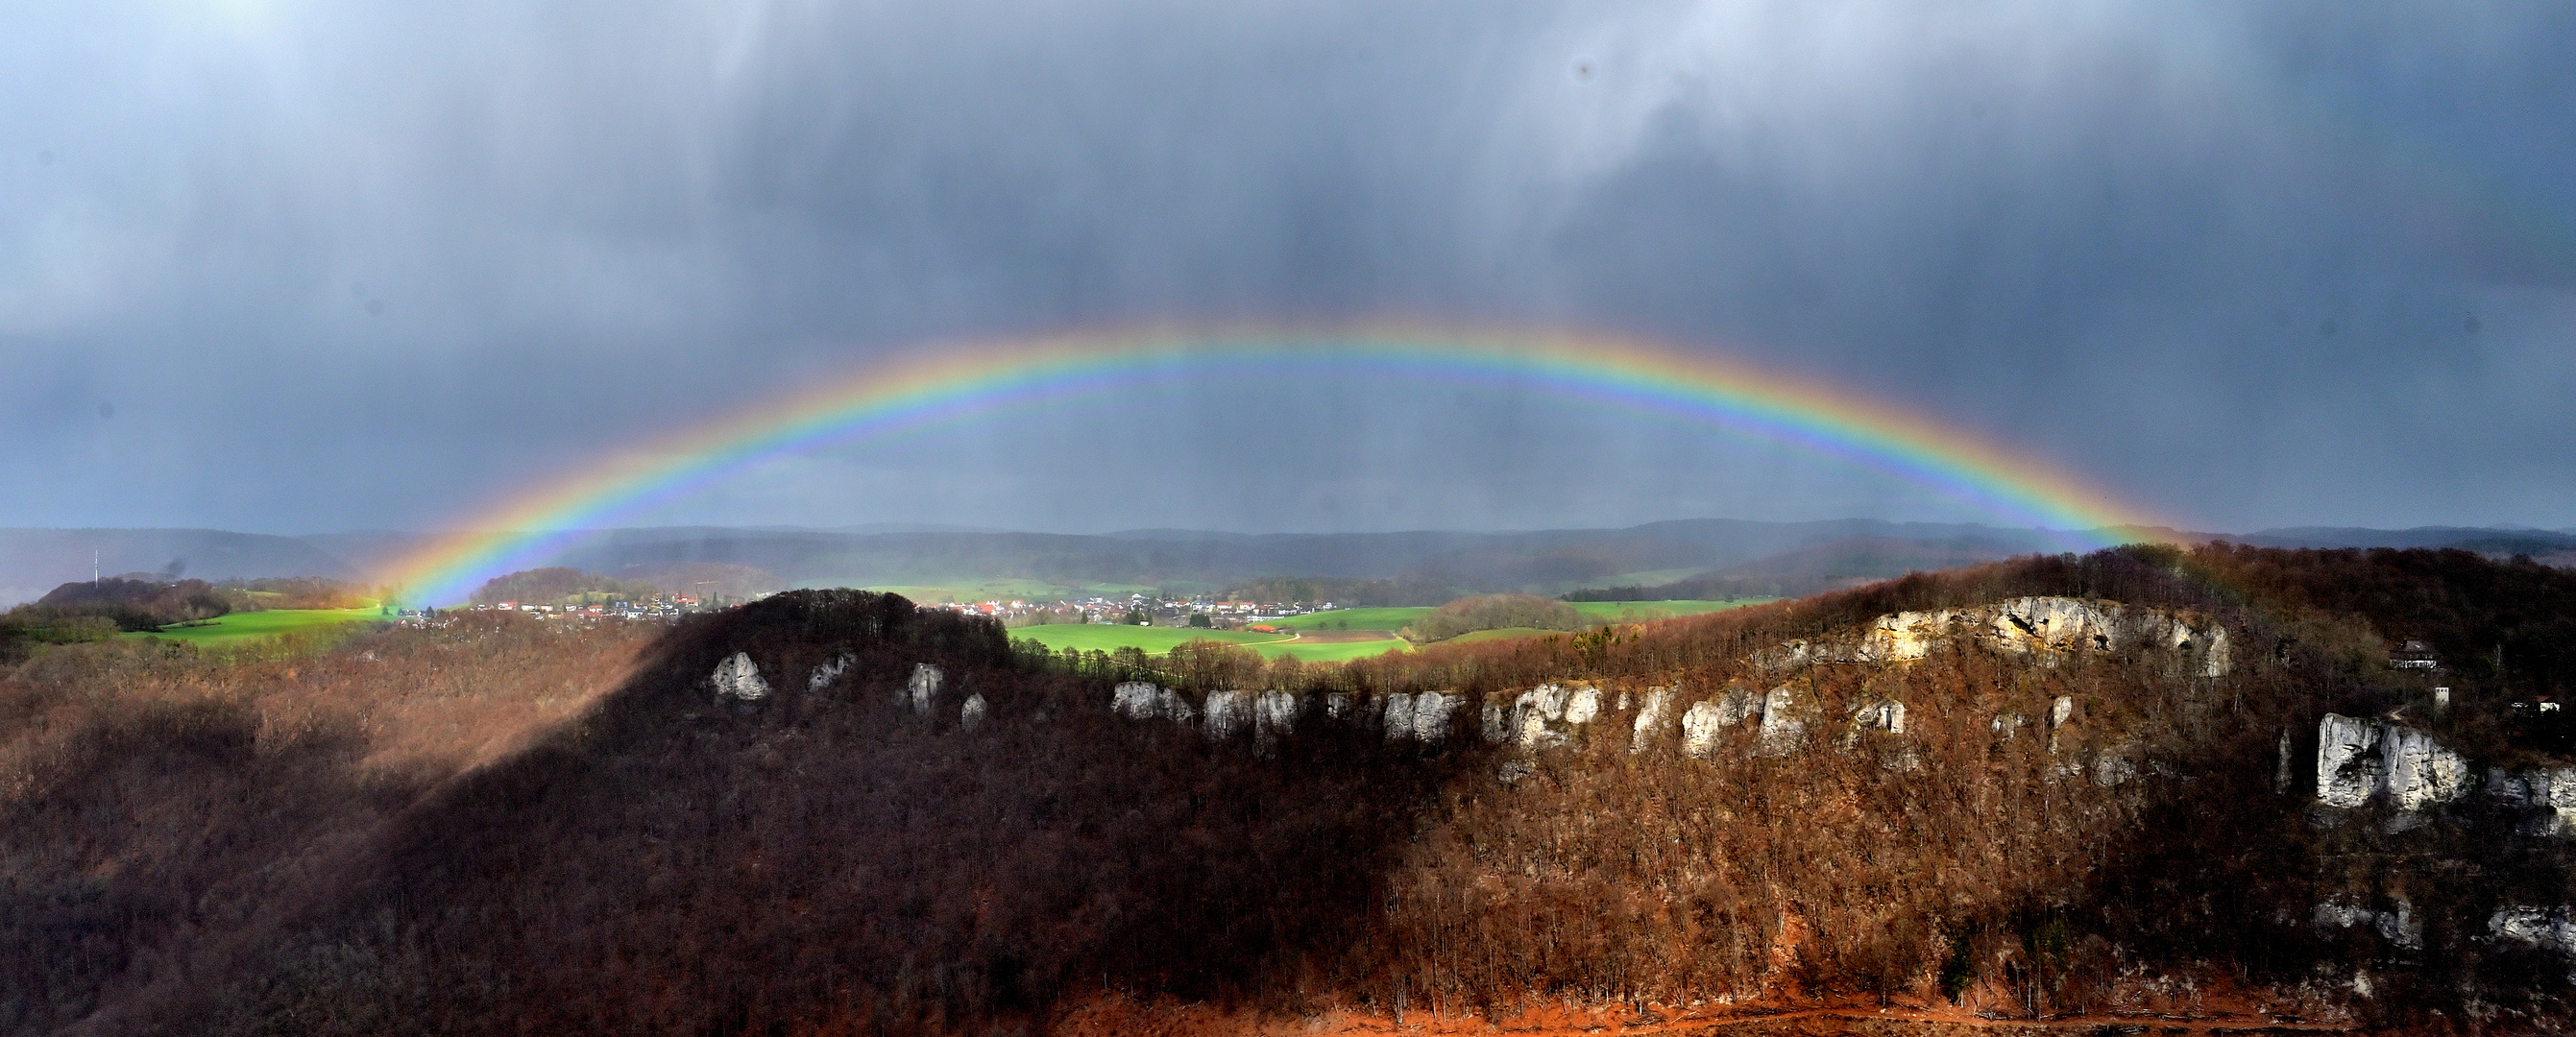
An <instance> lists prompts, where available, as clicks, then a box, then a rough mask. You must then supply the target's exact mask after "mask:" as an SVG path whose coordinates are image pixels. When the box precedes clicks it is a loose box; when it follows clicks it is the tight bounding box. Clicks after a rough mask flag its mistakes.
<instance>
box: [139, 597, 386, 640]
mask: <svg viewBox="0 0 2576 1037" xmlns="http://www.w3.org/2000/svg"><path fill="white" fill-rule="evenodd" d="M384 618H385V615H384V612H383V610H382V609H380V608H378V607H376V606H372V605H371V606H368V607H366V608H354V609H269V610H268V611H265V612H234V613H231V614H228V615H222V616H217V617H215V618H213V619H210V620H206V621H204V622H202V623H191V624H189V625H187V626H176V627H170V628H167V629H165V630H161V631H158V632H144V633H134V634H121V635H119V636H121V637H158V638H163V639H165V640H171V641H179V642H183V643H186V644H192V645H200V646H210V645H225V644H234V643H238V642H242V641H248V640H251V639H253V638H261V637H276V636H278V635H280V634H300V633H309V632H313V631H321V630H329V629H332V628H334V627H341V626H346V625H348V624H351V623H362V622H367V621H369V620H381V619H384Z"/></svg>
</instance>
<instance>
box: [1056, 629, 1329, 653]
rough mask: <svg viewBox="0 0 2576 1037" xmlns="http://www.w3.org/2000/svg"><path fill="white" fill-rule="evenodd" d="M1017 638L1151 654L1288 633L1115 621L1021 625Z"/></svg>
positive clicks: (1061, 647) (1255, 640) (1256, 642)
mask: <svg viewBox="0 0 2576 1037" xmlns="http://www.w3.org/2000/svg"><path fill="white" fill-rule="evenodd" d="M1011 637H1012V638H1013V639H1022V638H1025V639H1027V640H1031V641H1035V642H1037V643H1039V644H1042V645H1045V646H1047V647H1048V648H1051V649H1054V650H1056V651H1059V652H1061V651H1064V650H1065V649H1067V648H1071V649H1074V650H1076V651H1083V652H1089V651H1094V650H1097V651H1103V652H1114V651H1117V650H1119V649H1121V648H1129V647H1134V648H1142V649H1144V650H1145V653H1146V654H1147V655H1161V654H1163V653H1165V652H1168V651H1171V650H1172V649H1173V648H1174V647H1177V646H1179V645H1181V644H1183V643H1185V642H1189V641H1196V640H1201V639H1205V640H1209V641H1223V642H1226V643H1227V644H1238V645H1259V644H1265V643H1269V642H1275V641H1285V640H1287V639H1288V636H1287V635H1285V634H1256V633H1252V632H1249V631H1244V630H1204V629H1200V628H1197V627H1135V626H1124V625H1119V624H1111V623H1050V624H1047V625H1044V626H1033V627H1020V628H1018V629H1015V630H1013V631H1011Z"/></svg>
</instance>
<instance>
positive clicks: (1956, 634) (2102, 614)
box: [1760, 597, 2235, 678]
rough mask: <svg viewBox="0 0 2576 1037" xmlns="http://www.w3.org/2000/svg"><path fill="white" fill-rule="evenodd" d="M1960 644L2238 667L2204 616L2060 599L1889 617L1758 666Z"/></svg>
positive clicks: (1906, 657) (2210, 673)
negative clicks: (2155, 655)
mask: <svg viewBox="0 0 2576 1037" xmlns="http://www.w3.org/2000/svg"><path fill="white" fill-rule="evenodd" d="M1960 642H1968V643H1973V644H1977V645H1980V646H1983V647H1985V648H1987V649H1989V650H1992V651H1998V652H2007V653H2011V654H2016V655H2027V656H2033V657H2036V658H2037V659H2039V660H2040V661H2041V662H2042V663H2043V664H2046V663H2050V662H2053V661H2054V660H2055V659H2056V658H2057V657H2060V656H2064V655H2067V654H2071V653H2081V652H2095V653H2112V652H2126V651H2132V650H2147V651H2155V652H2160V653H2164V654H2166V655H2168V656H2171V657H2173V658H2175V659H2178V660H2181V661H2183V662H2185V663H2186V664H2187V665H2189V666H2190V668H2191V669H2192V670H2193V671H2194V672H2196V673H2198V674H2199V675H2200V676H2202V677H2211V678H2214V677H2223V676H2226V675H2227V673H2228V671H2229V669H2230V668H2231V667H2233V666H2234V664H2235V657H2234V650H2233V648H2232V647H2231V646H2230V645H2229V642H2228V634H2227V629H2226V628H2225V627H2224V626H2220V625H2218V624H2216V623H2214V622H2211V621H2209V620H2207V619H2205V618H2198V617H2191V616H2182V615H2176V614H2173V613H2170V612H2167V611H2165V610H2161V609H2152V608H2137V607H2131V606H2125V605H2120V604H2116V603H2113V602H2107V601H2079V600H2077V599H2074V598H2058V597H2026V598H2015V599H2012V600H2010V601H2001V602H1996V603H1994V604H1991V605H1979V606H1975V607H1971V608H1956V609H1932V610H1925V611H1916V612H1897V613H1891V614H1888V615H1884V616H1880V617H1879V618H1878V620H1877V621H1876V622H1874V623H1872V624H1870V626H1869V627H1868V628H1867V629H1865V630H1862V631H1858V632H1855V633H1853V634H1849V635H1844V636H1841V637H1833V638H1820V639H1815V640H1812V641H1795V642H1791V643H1790V644H1787V645H1783V646H1781V648H1780V649H1778V650H1777V651H1774V652H1770V653H1765V654H1764V655H1763V656H1762V657H1761V660H1760V661H1761V662H1762V663H1763V664H1764V665H1765V666H1766V667H1769V668H1772V669H1786V668H1792V667H1796V666H1801V665H1806V664H1809V663H1895V662H1909V661H1913V660H1917V659H1921V658H1924V657H1925V656H1927V655H1930V654H1931V653H1932V652H1933V651H1934V650H1936V649H1938V648H1940V647H1941V646H1943V645H1948V644H1956V643H1960Z"/></svg>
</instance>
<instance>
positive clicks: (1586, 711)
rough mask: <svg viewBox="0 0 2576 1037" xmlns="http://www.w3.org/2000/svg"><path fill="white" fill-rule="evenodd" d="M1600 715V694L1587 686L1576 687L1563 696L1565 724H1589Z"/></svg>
mask: <svg viewBox="0 0 2576 1037" xmlns="http://www.w3.org/2000/svg"><path fill="white" fill-rule="evenodd" d="M1600 715H1601V693H1600V692H1599V691H1597V690H1595V689H1594V688H1593V687H1592V686H1591V685H1589V684H1581V685H1576V686H1575V688H1574V690H1573V691H1572V692H1570V693H1568V694H1567V695H1566V696H1565V722H1566V723H1568V724H1589V723H1591V722H1592V718H1594V717H1597V716H1600Z"/></svg>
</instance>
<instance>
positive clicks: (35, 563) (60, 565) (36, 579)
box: [0, 529, 362, 606]
mask: <svg viewBox="0 0 2576 1037" xmlns="http://www.w3.org/2000/svg"><path fill="white" fill-rule="evenodd" d="M92 551H96V552H97V570H96V571H97V572H100V573H124V572H154V573H166V574H169V575H171V576H174V577H175V576H182V575H184V576H188V577H193V578H196V579H201V580H209V581H222V580H234V579H242V580H247V579H257V578H260V577H263V576H321V577H327V578H330V579H334V580H351V581H355V580H358V579H360V577H361V576H362V573H361V572H360V570H359V569H358V568H357V567H355V566H352V565H350V564H349V563H348V562H347V561H344V560H343V559H342V558H341V557H339V556H337V555H335V554H333V553H331V552H330V551H327V550H324V549H323V548H321V547H318V546H316V545H315V544H313V543H311V542H308V541H307V540H304V539H301V538H297V537H283V536H270V535H267V534H262V533H228V532H224V531H222V530H216V529H0V606H5V605H11V604H16V603H19V602H25V601H34V600H36V599H37V598H39V597H42V596H43V595H44V594H45V592H47V591H49V590H52V589H53V588H54V587H56V586H59V585H61V584H65V583H71V582H75V581H81V580H87V579H89V578H90V575H91V571H92V570H91V552H92Z"/></svg>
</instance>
